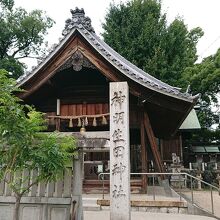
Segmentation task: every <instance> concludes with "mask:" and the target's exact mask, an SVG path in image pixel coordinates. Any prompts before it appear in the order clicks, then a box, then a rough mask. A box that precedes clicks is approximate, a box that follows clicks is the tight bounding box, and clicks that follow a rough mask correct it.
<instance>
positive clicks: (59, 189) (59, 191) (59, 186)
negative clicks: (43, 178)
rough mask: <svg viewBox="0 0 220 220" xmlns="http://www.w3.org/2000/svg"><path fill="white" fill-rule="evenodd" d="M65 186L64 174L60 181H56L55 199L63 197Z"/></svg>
mask: <svg viewBox="0 0 220 220" xmlns="http://www.w3.org/2000/svg"><path fill="white" fill-rule="evenodd" d="M63 184H64V179H63V174H62V175H61V176H60V179H59V180H57V181H56V183H55V192H54V197H59V198H61V197H62V194H63Z"/></svg>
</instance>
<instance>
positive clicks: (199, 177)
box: [196, 174, 202, 190]
mask: <svg viewBox="0 0 220 220" xmlns="http://www.w3.org/2000/svg"><path fill="white" fill-rule="evenodd" d="M196 177H197V178H198V179H200V180H202V175H201V174H199V175H198V176H196ZM200 180H198V190H201V189H202V183H201V181H200Z"/></svg>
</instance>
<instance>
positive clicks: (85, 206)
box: [83, 204, 101, 211]
mask: <svg viewBox="0 0 220 220" xmlns="http://www.w3.org/2000/svg"><path fill="white" fill-rule="evenodd" d="M83 210H84V211H101V206H100V205H96V204H83Z"/></svg>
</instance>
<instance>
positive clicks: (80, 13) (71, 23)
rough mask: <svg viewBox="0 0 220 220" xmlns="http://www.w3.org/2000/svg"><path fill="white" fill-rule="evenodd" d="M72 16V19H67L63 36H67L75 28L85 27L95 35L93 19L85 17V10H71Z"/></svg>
mask: <svg viewBox="0 0 220 220" xmlns="http://www.w3.org/2000/svg"><path fill="white" fill-rule="evenodd" d="M70 12H71V14H72V19H70V18H69V19H67V20H66V23H65V28H64V30H63V33H62V34H63V35H64V36H65V35H67V34H68V33H69V32H70V31H71V30H72V29H73V28H77V27H81V26H83V27H84V28H85V29H86V30H87V31H89V32H92V33H95V31H94V29H93V27H92V24H91V19H90V18H89V17H85V12H84V9H83V8H82V9H79V8H77V7H76V8H75V10H72V9H71V10H70Z"/></svg>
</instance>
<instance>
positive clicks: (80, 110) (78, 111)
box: [76, 104, 82, 115]
mask: <svg viewBox="0 0 220 220" xmlns="http://www.w3.org/2000/svg"><path fill="white" fill-rule="evenodd" d="M76 115H82V104H77V105H76Z"/></svg>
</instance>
